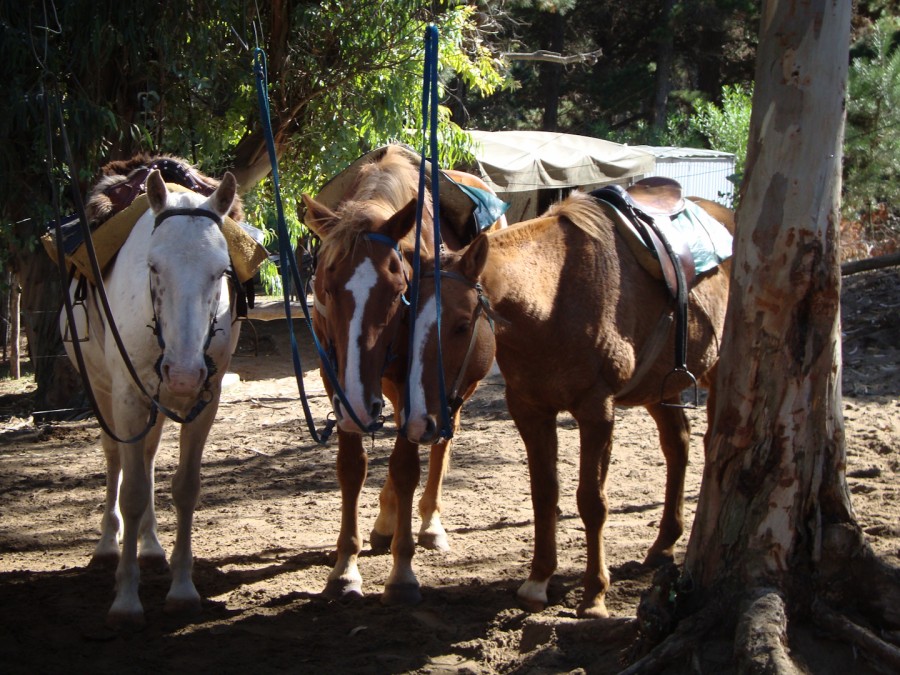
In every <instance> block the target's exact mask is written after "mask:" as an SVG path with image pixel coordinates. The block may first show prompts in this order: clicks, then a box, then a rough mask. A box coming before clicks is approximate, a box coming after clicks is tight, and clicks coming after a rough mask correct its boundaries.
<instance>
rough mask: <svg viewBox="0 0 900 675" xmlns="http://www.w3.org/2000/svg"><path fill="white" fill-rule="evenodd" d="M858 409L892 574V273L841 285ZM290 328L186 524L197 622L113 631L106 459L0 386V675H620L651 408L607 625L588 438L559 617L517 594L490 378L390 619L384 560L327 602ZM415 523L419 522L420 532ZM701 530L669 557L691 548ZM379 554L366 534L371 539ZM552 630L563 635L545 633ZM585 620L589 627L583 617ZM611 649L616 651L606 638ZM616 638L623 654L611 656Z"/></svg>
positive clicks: (508, 436)
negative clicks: (591, 576)
mask: <svg viewBox="0 0 900 675" xmlns="http://www.w3.org/2000/svg"><path fill="white" fill-rule="evenodd" d="M844 289H845V290H844V309H843V312H844V324H843V329H844V333H845V341H844V359H845V365H844V397H845V398H844V415H845V421H846V426H847V450H848V482H849V486H850V490H851V492H852V495H853V506H854V509H855V510H856V514H857V516H858V518H859V520H860V522H861V523H862V525H863V527H864V529H865V531H866V532H867V533H868V535H869V540H870V542H871V545H872V547H873V548H874V549H875V550H876V551H877V552H878V553H879V554H880V555H882V556H884V557H885V558H886V559H888V560H890V561H891V562H893V563H895V564H900V517H898V514H900V270H898V269H897V268H894V269H892V270H883V271H880V272H873V273H865V274H860V275H855V276H853V277H848V278H846V279H845V285H844ZM295 325H296V331H297V335H298V337H299V338H300V339H301V344H302V347H303V349H302V354H303V364H304V369H305V370H306V374H305V381H306V386H307V391H308V392H309V393H310V394H311V399H310V400H311V403H312V406H313V412H314V415H315V418H316V420H317V422H318V423H319V424H321V423H322V422H323V420H324V416H325V413H326V410H327V407H326V403H327V402H326V400H325V398H324V396H323V389H322V385H321V381H320V379H319V376H318V373H317V371H316V369H315V366H316V360H315V357H314V356H313V355H312V353H311V351H310V349H309V344H308V339H307V337H306V333H305V328H304V327H303V325H302V322H300V321H296V322H295ZM286 328H287V324H286V322H285V321H284V320H280V321H267V322H262V321H254V322H253V326H252V328H251V327H250V326H246V327H245V328H244V335H243V337H242V342H241V349H240V352H239V354H238V355H237V356H236V357H235V359H234V362H233V368H232V370H233V371H234V372H236V373H237V374H239V375H240V382H238V383H236V384H233V385H232V386H230V387H228V388H227V390H226V391H225V393H224V395H223V402H222V406H221V409H220V412H219V419H218V421H217V422H216V425H215V426H214V427H213V431H212V434H211V437H210V440H209V443H208V444H207V447H206V453H205V456H204V460H205V462H204V468H203V489H202V496H201V502H200V506H199V509H198V511H197V515H196V521H195V526H194V552H195V556H196V566H195V581H196V584H197V587H198V590H199V591H200V593H201V595H202V596H203V597H204V605H203V612H202V614H201V615H200V616H199V617H197V618H196V619H194V620H191V621H187V620H183V619H178V618H173V617H170V616H167V615H165V614H164V613H163V611H162V606H163V598H164V596H165V593H166V591H167V588H168V577H167V575H166V574H165V573H162V572H153V571H147V572H145V574H144V579H143V582H142V588H141V593H142V599H143V602H144V606H145V610H146V616H147V627H146V628H145V629H144V630H142V631H139V632H127V633H116V632H114V631H112V630H110V629H108V628H107V627H106V626H105V624H104V617H105V614H106V611H107V609H108V607H109V604H110V602H111V600H112V597H113V573H112V571H111V570H103V569H94V568H91V567H88V562H89V559H90V554H91V551H92V549H93V546H94V544H95V541H96V537H97V536H98V531H99V522H100V515H101V502H102V500H103V485H104V467H103V456H102V452H101V451H100V449H99V441H98V427H97V425H96V424H95V423H94V422H93V420H85V421H79V422H65V423H52V424H41V425H38V426H36V425H35V424H34V422H33V420H32V419H31V418H30V414H29V412H30V410H29V401H30V397H31V394H30V389H31V387H32V386H33V385H30V384H29V381H28V380H23V381H19V382H12V381H10V380H8V379H7V380H2V381H0V608H2V612H0V672H2V673H62V672H66V673H82V672H84V673H88V672H89V673H120V672H157V673H159V672H191V673H207V672H208V673H248V672H253V673H272V672H297V673H306V672H310V673H406V672H416V673H476V674H481V673H534V674H538V673H558V672H570V671H577V672H588V673H598V674H599V673H612V672H617V671H618V670H619V669H620V668H621V665H620V664H621V661H620V658H621V657H622V653H621V645H622V644H623V643H627V642H628V639H629V636H631V637H633V634H634V627H633V624H632V623H631V622H630V621H629V618H630V617H633V616H634V614H635V611H636V607H637V603H638V600H639V597H640V594H641V592H642V591H643V590H645V589H646V588H647V587H648V586H649V585H650V578H651V575H652V571H651V570H648V569H645V568H644V567H642V565H641V564H640V561H641V560H642V559H643V556H644V553H645V551H646V549H647V547H648V546H649V545H650V544H651V543H652V541H653V539H654V536H655V533H656V527H657V523H658V520H659V518H660V515H661V511H662V503H661V495H662V491H663V481H664V464H663V459H662V456H661V453H660V452H659V450H658V447H657V441H656V439H655V431H654V428H653V426H652V423H651V421H650V419H649V417H648V416H647V415H646V414H645V413H644V412H643V411H642V410H619V411H618V412H617V419H616V445H615V450H614V454H613V459H612V467H611V476H610V480H609V499H610V503H611V506H612V514H611V517H610V521H609V526H608V528H607V536H606V542H607V553H608V563H609V566H610V569H611V571H612V588H611V590H610V593H609V597H608V606H609V609H610V611H611V613H612V618H611V619H610V620H609V621H606V622H595V623H594V624H591V627H590V629H589V630H584V629H581V630H578V629H577V628H572V626H573V625H574V624H577V623H578V622H577V621H576V620H575V619H574V617H575V606H576V603H577V601H578V598H579V597H580V593H581V587H580V575H581V573H582V571H583V567H584V563H585V556H584V545H583V530H582V527H581V524H580V520H579V518H578V516H577V512H576V505H575V487H576V476H577V472H576V470H577V430H576V428H575V424H574V423H573V421H572V420H571V419H570V418H566V417H562V418H561V419H560V423H559V433H560V487H561V501H560V509H561V517H560V526H559V535H558V543H559V551H560V566H559V571H558V574H557V576H556V577H555V578H554V581H553V582H552V584H551V587H550V595H551V605H550V607H548V609H546V610H545V611H544V612H541V613H539V614H537V615H529V614H527V613H525V612H523V611H522V610H520V609H519V607H518V605H517V603H516V599H515V590H516V588H517V587H518V585H519V583H520V582H521V581H522V580H523V579H524V578H525V577H526V576H527V573H528V563H529V560H530V556H531V543H532V526H531V504H530V498H529V490H528V476H527V469H526V464H525V457H524V451H523V449H522V447H521V442H520V440H519V437H518V435H517V433H516V431H515V428H514V427H513V425H512V423H511V422H510V421H509V419H508V416H507V413H506V408H505V405H504V401H503V381H502V378H501V377H500V376H499V375H495V376H491V377H490V378H489V379H488V380H487V381H485V382H484V384H483V385H482V386H481V388H480V389H479V391H478V392H477V394H476V395H475V397H474V398H473V399H471V400H470V401H469V402H468V403H467V404H466V406H465V408H464V428H463V430H462V432H461V433H460V434H459V435H458V437H457V440H456V445H455V447H454V453H453V460H452V467H451V472H450V475H449V477H448V479H447V481H446V484H445V508H444V515H443V520H444V523H445V526H446V527H447V530H448V533H449V536H450V541H451V546H452V550H451V551H449V552H447V553H437V552H432V551H426V550H423V549H419V550H418V551H417V553H416V559H415V564H416V570H417V573H418V575H419V580H420V581H421V583H422V586H423V596H424V597H423V601H422V603H421V604H420V605H419V606H417V607H414V608H398V607H383V606H381V604H380V602H379V592H380V590H381V588H382V586H383V584H384V582H385V579H386V577H387V574H388V570H389V562H390V561H389V557H387V556H375V555H371V554H369V553H368V552H367V551H364V554H363V557H362V558H361V561H360V570H361V572H362V574H363V577H364V586H363V587H364V591H365V593H366V595H365V598H364V599H362V600H359V601H356V602H351V603H347V604H344V603H340V602H333V601H328V600H326V599H324V598H323V597H321V596H320V595H319V593H320V591H321V590H322V589H323V588H324V586H325V580H326V575H327V574H328V571H329V569H330V564H331V561H332V554H333V549H334V546H335V541H336V539H337V534H338V526H339V495H338V491H337V483H336V478H335V469H334V460H335V454H336V441H331V442H330V443H329V444H328V445H326V446H324V447H320V446H319V445H317V444H316V443H315V442H313V441H312V440H311V439H310V435H309V433H308V431H307V429H306V426H305V423H304V421H303V415H302V410H301V406H300V403H299V400H298V394H297V385H296V382H295V380H294V376H293V369H292V365H291V358H290V351H289V350H290V348H289V342H288V339H287V330H286ZM690 414H691V418H692V420H693V439H694V443H693V448H692V451H693V463H692V465H691V466H690V468H689V473H688V479H687V491H686V493H687V511H688V513H687V522H688V523H690V522H691V521H692V519H693V512H694V508H695V507H696V502H697V496H698V491H699V486H700V485H699V482H700V476H701V469H702V436H703V433H704V430H705V427H706V423H705V419H704V413H703V412H702V411H693V412H691V413H690ZM391 447H392V438H391V437H390V436H389V435H388V434H383V435H381V436H379V437H377V438H376V439H375V440H374V441H373V442H372V443H371V446H370V473H369V478H368V481H367V483H366V487H365V490H364V493H363V496H362V501H361V514H360V515H361V524H362V531H363V532H364V533H368V532H369V530H370V529H371V526H372V523H373V522H374V518H375V514H376V512H377V507H378V501H377V495H378V490H379V489H380V487H381V485H382V482H383V481H384V478H385V475H386V471H387V463H388V454H389V452H390V449H391ZM175 448H176V428H175V427H174V426H170V427H169V428H168V429H167V431H166V432H165V434H164V438H163V446H162V449H161V451H160V455H159V461H158V466H157V476H158V479H157V497H156V499H157V506H158V514H159V521H160V535H161V541H162V543H163V545H164V546H165V547H167V549H169V548H170V547H171V543H172V538H173V536H174V512H173V510H172V508H171V497H170V494H169V482H170V479H171V475H172V472H173V469H174V465H173V463H174V461H175V457H176V452H175ZM414 528H416V529H417V528H418V523H415V524H414ZM686 542H687V535H685V537H683V538H682V541H681V543H680V546H679V548H678V551H677V554H676V555H677V557H678V559H680V558H681V557H682V556H683V553H684V547H685V545H686ZM365 547H366V549H367V548H368V542H366V544H365ZM553 621H555V623H556V627H555V628H554V629H553V630H551V629H550V628H548V627H547V626H548V622H553ZM582 625H583V624H582ZM613 636H616V639H615V640H611V639H609V638H611V637H613ZM793 639H794V640H795V644H794V645H793V646H802V645H803V644H812V643H814V644H815V645H816V648H815V649H804V650H803V651H804V652H806V653H817V654H819V656H818V657H815V658H814V660H812V661H810V662H809V663H808V665H809V668H810V670H811V671H812V672H816V673H831V672H834V673H846V672H867V671H866V669H865V665H864V664H863V663H862V662H861V661H859V660H854V655H853V652H852V651H851V650H850V649H849V648H847V647H844V646H843V645H842V644H840V643H837V642H835V641H832V640H831V639H830V638H829V637H828V636H824V635H817V634H798V635H795V636H794V637H793ZM611 645H613V646H611ZM731 668H732V667H731V663H730V654H729V648H728V643H727V642H726V641H722V642H717V641H716V640H709V641H707V642H705V643H703V644H698V645H697V647H696V652H695V654H694V656H693V661H692V663H685V664H683V665H682V666H679V668H677V669H673V671H672V672H676V671H677V672H688V671H690V672H707V673H710V672H715V673H723V672H729V671H730V670H731Z"/></svg>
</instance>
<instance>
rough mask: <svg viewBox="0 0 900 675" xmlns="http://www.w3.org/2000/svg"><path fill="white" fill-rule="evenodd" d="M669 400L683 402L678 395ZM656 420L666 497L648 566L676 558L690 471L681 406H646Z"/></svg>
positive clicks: (687, 432) (688, 433)
mask: <svg viewBox="0 0 900 675" xmlns="http://www.w3.org/2000/svg"><path fill="white" fill-rule="evenodd" d="M669 403H680V400H679V399H678V398H677V397H676V398H673V399H671V400H670V401H669ZM647 411H648V412H649V413H650V415H651V416H652V417H653V420H654V421H655V422H656V427H657V429H658V430H659V442H660V445H661V446H662V451H663V455H664V456H665V458H666V499H665V504H664V506H663V515H662V519H661V520H660V522H659V534H658V535H657V537H656V541H655V542H654V543H653V546H651V547H650V550H649V551H648V553H647V557H646V559H645V560H644V564H646V565H654V566H658V565H663V564H665V563H670V562H672V561H674V559H675V554H674V549H675V542H677V541H678V538H679V537H681V535H682V533H683V532H684V476H685V473H686V472H687V464H688V454H689V451H690V441H691V428H690V423H689V422H688V418H687V415H686V414H685V412H684V410H683V409H682V408H673V407H669V406H665V405H663V404H661V403H657V404H654V405H649V406H647Z"/></svg>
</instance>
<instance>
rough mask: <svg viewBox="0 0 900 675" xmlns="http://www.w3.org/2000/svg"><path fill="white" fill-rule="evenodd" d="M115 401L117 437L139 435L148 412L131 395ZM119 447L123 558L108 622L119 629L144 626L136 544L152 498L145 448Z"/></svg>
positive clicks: (122, 444)
mask: <svg viewBox="0 0 900 675" xmlns="http://www.w3.org/2000/svg"><path fill="white" fill-rule="evenodd" d="M114 400H115V401H116V402H115V403H114V408H115V410H114V418H115V432H116V435H119V436H121V437H123V438H128V437H131V436H134V435H135V434H137V433H139V432H140V431H141V430H142V428H143V425H144V424H145V423H146V418H147V412H148V411H147V409H146V408H145V407H144V406H143V405H142V403H141V402H139V401H137V400H136V398H135V396H134V395H133V394H132V393H131V392H123V393H121V395H119V396H116V397H115V399H114ZM118 445H119V457H120V458H121V462H122V484H121V487H120V489H119V509H120V511H121V513H122V520H123V534H122V555H121V557H120V558H119V566H118V567H117V568H116V597H115V599H114V600H113V604H112V607H111V608H110V610H109V614H108V615H107V621H108V622H109V623H110V624H111V625H113V626H116V627H124V626H143V625H144V608H143V606H142V605H141V600H140V597H139V596H138V585H139V583H140V568H139V567H138V561H137V544H138V534H139V532H140V524H141V518H142V517H143V516H144V512H145V511H146V509H147V502H148V500H149V499H150V485H149V483H148V481H147V473H146V471H145V468H144V457H143V447H142V445H141V444H140V443H119V444H118Z"/></svg>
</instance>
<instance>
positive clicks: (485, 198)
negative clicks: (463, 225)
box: [456, 183, 509, 232]
mask: <svg viewBox="0 0 900 675" xmlns="http://www.w3.org/2000/svg"><path fill="white" fill-rule="evenodd" d="M456 186H457V187H458V188H459V189H460V190H462V191H463V192H465V193H466V195H468V197H469V199H471V200H472V203H474V204H475V213H474V214H473V216H474V218H475V224H476V225H478V231H479V232H481V231H482V230H484V229H486V228H488V227H490V226H491V225H493V224H494V221H496V220H497V219H498V218H499V217H500V216H502V215H503V214H504V213H506V210H507V209H508V208H509V204H507V203H506V202H505V201H503V200H502V199H500V198H499V197H497V195H495V194H492V193H490V192H488V191H487V190H482V189H481V188H477V187H472V186H471V185H463V184H462V183H456Z"/></svg>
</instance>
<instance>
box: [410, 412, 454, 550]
mask: <svg viewBox="0 0 900 675" xmlns="http://www.w3.org/2000/svg"><path fill="white" fill-rule="evenodd" d="M456 419H457V420H459V414H458V413H457V417H456ZM456 426H457V425H454V429H455V428H456ZM452 443H453V442H452V441H450V440H447V439H442V440H441V441H439V442H438V443H435V444H434V445H432V446H431V453H430V455H429V457H428V480H427V481H426V483H425V491H424V492H423V493H422V497H421V499H419V517H420V518H421V519H422V525H421V527H420V528H419V539H418V541H419V545H420V546H422V547H423V548H427V549H431V550H434V551H449V550H450V542H449V541H447V532H446V530H444V525H443V524H442V523H441V493H442V491H443V485H444V476H446V475H447V468H448V467H449V466H450V446H451V445H452Z"/></svg>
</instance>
